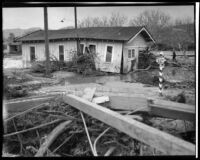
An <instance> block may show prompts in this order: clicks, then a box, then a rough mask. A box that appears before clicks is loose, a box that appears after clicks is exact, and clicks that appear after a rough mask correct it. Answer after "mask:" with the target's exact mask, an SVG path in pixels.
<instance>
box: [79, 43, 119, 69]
mask: <svg viewBox="0 0 200 160" xmlns="http://www.w3.org/2000/svg"><path fill="white" fill-rule="evenodd" d="M80 43H81V44H84V47H85V46H89V45H90V44H94V45H96V52H97V53H96V56H97V58H96V59H95V62H96V63H95V64H96V69H100V70H101V71H105V72H115V73H120V68H121V56H122V43H121V42H104V41H81V42H80ZM107 46H113V53H112V60H111V62H110V63H109V62H105V59H106V49H107Z"/></svg>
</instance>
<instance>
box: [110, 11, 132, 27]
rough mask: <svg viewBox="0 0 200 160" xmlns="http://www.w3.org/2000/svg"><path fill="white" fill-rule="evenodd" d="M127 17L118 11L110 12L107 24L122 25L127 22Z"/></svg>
mask: <svg viewBox="0 0 200 160" xmlns="http://www.w3.org/2000/svg"><path fill="white" fill-rule="evenodd" d="M127 20H128V18H127V17H126V16H124V15H121V14H120V13H119V12H117V13H114V12H113V13H112V14H111V17H110V19H109V26H112V27H113V26H114V27H117V26H123V25H124V24H126V23H127Z"/></svg>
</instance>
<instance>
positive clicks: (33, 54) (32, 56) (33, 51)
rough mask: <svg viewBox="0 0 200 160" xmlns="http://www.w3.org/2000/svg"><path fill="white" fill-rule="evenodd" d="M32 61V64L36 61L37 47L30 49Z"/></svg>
mask: <svg viewBox="0 0 200 160" xmlns="http://www.w3.org/2000/svg"><path fill="white" fill-rule="evenodd" d="M30 59H31V62H33V61H35V47H30Z"/></svg>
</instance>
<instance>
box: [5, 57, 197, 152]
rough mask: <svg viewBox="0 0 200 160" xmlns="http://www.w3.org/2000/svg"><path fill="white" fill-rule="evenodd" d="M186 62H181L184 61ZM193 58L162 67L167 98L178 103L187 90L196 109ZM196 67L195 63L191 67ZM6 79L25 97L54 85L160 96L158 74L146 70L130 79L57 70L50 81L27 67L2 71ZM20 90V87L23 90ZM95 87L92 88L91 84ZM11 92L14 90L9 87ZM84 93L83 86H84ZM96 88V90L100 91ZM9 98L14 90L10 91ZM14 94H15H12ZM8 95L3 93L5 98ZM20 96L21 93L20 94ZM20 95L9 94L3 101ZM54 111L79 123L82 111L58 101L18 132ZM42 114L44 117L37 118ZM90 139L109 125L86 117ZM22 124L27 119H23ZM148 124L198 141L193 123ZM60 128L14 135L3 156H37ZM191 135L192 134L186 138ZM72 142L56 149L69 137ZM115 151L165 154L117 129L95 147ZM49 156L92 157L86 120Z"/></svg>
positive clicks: (156, 119) (71, 129)
mask: <svg viewBox="0 0 200 160" xmlns="http://www.w3.org/2000/svg"><path fill="white" fill-rule="evenodd" d="M181 61H184V60H183V59H180V62H181ZM193 61H194V60H191V59H188V60H187V63H186V67H185V68H180V67H172V66H168V67H166V68H165V69H164V78H165V83H164V91H163V93H164V96H163V97H162V98H163V99H167V100H173V101H176V96H177V95H178V94H180V93H182V92H184V94H185V97H186V103H188V104H192V105H195V70H194V67H193V68H192V67H188V66H187V64H189V66H190V65H191V64H192V63H193ZM193 64H194V63H193ZM4 76H5V77H7V79H6V82H7V85H9V86H11V88H12V87H13V88H15V87H18V89H19V90H23V92H24V93H23V92H22V93H21V95H20V96H21V97H25V96H31V95H34V94H36V95H37V94H38V91H41V90H45V88H48V87H53V86H61V87H63V88H64V87H71V88H73V87H74V89H76V90H78V88H80V85H81V86H83V87H87V86H90V85H91V84H95V85H97V86H100V87H99V88H103V87H104V88H109V89H110V90H109V91H110V92H114V91H115V93H117V92H120V91H123V92H126V93H130V94H134V95H139V96H150V97H153V96H154V97H157V98H160V97H159V94H158V93H159V92H158V80H157V79H156V78H155V77H156V76H158V70H157V69H154V70H148V71H142V72H135V73H130V74H128V75H119V74H116V75H106V76H87V77H83V76H82V75H78V74H75V73H72V72H65V71H58V72H54V73H53V77H52V78H45V77H43V75H42V74H33V73H31V72H30V70H28V69H8V68H7V69H6V68H5V69H4ZM19 86H21V88H19ZM91 86H92V85H91ZM9 89H10V88H9ZM81 89H83V88H81ZM97 89H98V87H97ZM9 94H11V92H10V93H9ZM12 94H13V92H12ZM4 96H5V94H4ZM17 96H19V93H18V94H17ZM13 98H17V97H12V96H10V97H9V96H7V97H5V99H13ZM49 110H50V111H54V112H61V113H67V114H69V115H71V116H73V117H76V118H78V119H79V120H81V117H80V114H79V111H77V110H76V109H74V108H71V107H70V106H68V105H67V104H65V103H63V101H62V100H60V99H56V100H54V101H52V102H50V103H49V104H47V106H46V107H44V108H43V109H41V110H39V111H34V112H31V113H29V114H26V115H24V116H20V117H19V118H16V119H15V120H14V122H15V125H16V127H17V130H24V129H26V128H30V127H34V126H37V125H39V124H42V123H46V122H50V121H52V120H55V119H56V118H55V116H53V117H52V116H50V115H48V114H45V111H49ZM39 112H40V114H39ZM85 117H86V123H87V125H88V128H89V131H90V136H91V139H92V141H93V142H94V140H95V139H96V138H97V137H98V135H99V134H101V133H102V132H103V131H104V130H105V129H106V128H108V127H109V126H107V125H105V124H103V123H101V122H99V121H97V120H95V119H94V118H92V117H90V116H87V115H85ZM22 120H24V121H22ZM144 123H146V124H148V125H151V126H153V127H155V128H158V129H159V130H163V131H165V132H168V133H170V134H173V135H175V136H177V137H180V138H181V139H185V140H187V141H189V142H191V143H195V132H194V131H195V124H193V123H191V122H187V121H181V120H172V119H167V118H161V117H148V118H147V119H146V121H144ZM7 126H8V130H7V133H11V132H15V131H16V130H15V127H14V126H13V123H12V121H11V122H10V123H9V124H7ZM55 127H56V125H52V126H49V127H45V128H42V129H38V130H36V131H30V132H27V133H24V134H21V135H20V136H11V137H10V138H7V139H4V153H12V154H17V155H20V156H34V154H35V153H36V152H37V150H38V149H39V147H40V145H41V144H42V142H43V141H44V137H45V136H46V135H48V134H49V133H50V132H51V131H52V130H53V128H55ZM186 132H187V133H189V134H190V135H189V134H186ZM67 138H69V139H68V142H66V143H65V144H63V145H62V146H61V147H59V148H58V149H56V148H57V147H58V146H59V145H60V144H61V142H63V141H64V140H65V139H67ZM112 147H113V148H115V149H114V150H113V152H112V153H111V154H110V155H114V156H126V155H128V156H133V155H164V153H162V152H160V151H158V150H155V149H154V148H152V147H150V146H147V145H145V144H143V143H140V142H138V141H137V140H135V139H133V138H130V137H129V136H127V135H125V134H123V133H121V132H119V131H117V130H116V129H114V128H111V129H109V131H108V132H106V133H105V134H104V136H103V137H102V138H101V139H100V140H99V142H98V145H97V151H98V155H101V156H103V155H105V154H106V152H107V151H108V150H109V149H110V148H112ZM46 156H92V152H91V149H90V146H89V143H88V139H87V136H86V134H85V131H84V128H83V124H82V121H76V120H75V121H73V122H72V125H70V126H69V128H67V130H66V131H65V132H64V133H63V134H62V135H61V136H59V138H58V139H57V140H56V141H55V142H54V144H52V145H51V147H50V148H49V151H48V153H47V154H46Z"/></svg>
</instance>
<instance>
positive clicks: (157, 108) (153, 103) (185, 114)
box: [148, 100, 196, 121]
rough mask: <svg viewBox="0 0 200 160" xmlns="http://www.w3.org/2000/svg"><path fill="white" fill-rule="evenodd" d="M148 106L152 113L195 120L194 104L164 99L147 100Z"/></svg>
mask: <svg viewBox="0 0 200 160" xmlns="http://www.w3.org/2000/svg"><path fill="white" fill-rule="evenodd" d="M148 106H149V108H150V112H151V114H153V115H158V116H162V117H168V118H173V119H181V120H188V121H195V117H196V116H195V106H192V105H188V104H183V103H176V102H171V101H165V100H149V103H148Z"/></svg>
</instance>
